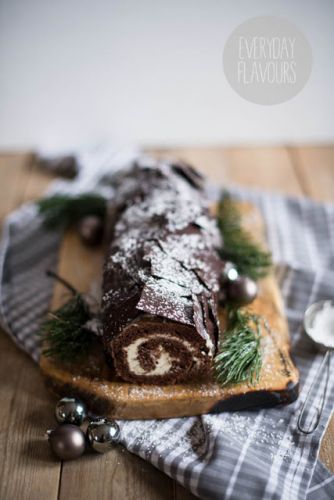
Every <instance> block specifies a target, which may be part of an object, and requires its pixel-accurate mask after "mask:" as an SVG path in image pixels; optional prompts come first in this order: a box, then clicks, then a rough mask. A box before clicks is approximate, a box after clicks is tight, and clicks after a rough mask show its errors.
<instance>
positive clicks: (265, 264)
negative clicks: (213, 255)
mask: <svg viewBox="0 0 334 500" xmlns="http://www.w3.org/2000/svg"><path fill="white" fill-rule="evenodd" d="M217 221H218V227H219V229H220V232H221V234H222V237H223V247H222V248H221V249H220V250H219V252H220V256H221V258H222V259H223V260H225V261H231V262H233V264H235V266H236V268H237V270H238V272H239V274H243V275H245V276H249V277H250V278H252V279H254V280H257V279H259V278H262V277H263V276H265V275H266V274H267V273H268V272H269V269H270V267H271V265H272V260H271V254H270V252H265V251H263V250H262V249H261V248H259V246H258V245H257V244H256V243H255V242H254V241H253V240H252V237H251V235H250V234H249V233H248V232H247V231H245V230H244V229H243V228H242V227H241V216H240V213H239V210H238V208H237V206H236V204H235V203H234V202H233V200H232V199H231V197H230V195H229V194H228V193H226V192H224V193H223V194H222V197H221V199H220V202H219V205H218V215H217Z"/></svg>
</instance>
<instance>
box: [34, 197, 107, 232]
mask: <svg viewBox="0 0 334 500" xmlns="http://www.w3.org/2000/svg"><path fill="white" fill-rule="evenodd" d="M37 205H38V210H39V213H40V215H42V216H43V218H44V225H45V227H47V228H48V229H54V228H57V227H62V226H63V227H68V226H70V225H72V224H75V223H77V222H79V220H80V219H82V218H83V217H85V216H86V215H96V216H98V217H100V218H101V219H104V218H105V215H106V210H107V203H106V199H105V198H104V197H103V196H100V195H98V194H94V193H84V194H80V195H77V196H69V195H60V194H57V195H54V196H50V197H47V198H42V199H41V200H39V201H38V202H37Z"/></svg>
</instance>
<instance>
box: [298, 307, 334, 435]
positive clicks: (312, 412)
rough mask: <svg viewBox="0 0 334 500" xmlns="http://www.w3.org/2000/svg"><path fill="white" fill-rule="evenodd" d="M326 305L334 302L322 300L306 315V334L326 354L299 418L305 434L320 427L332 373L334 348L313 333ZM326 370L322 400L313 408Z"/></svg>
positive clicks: (299, 426) (301, 430)
mask: <svg viewBox="0 0 334 500" xmlns="http://www.w3.org/2000/svg"><path fill="white" fill-rule="evenodd" d="M325 303H330V304H331V306H332V307H334V302H333V301H332V300H321V301H320V302H315V303H314V304H312V305H311V306H309V307H308V308H307V309H306V312H305V314H304V329H305V333H306V335H307V336H308V337H309V338H310V339H311V340H312V342H313V343H314V344H315V345H316V346H317V348H318V350H319V351H321V352H325V356H324V359H323V360H322V362H321V365H320V366H319V368H318V370H317V373H316V375H315V377H314V379H313V382H312V384H311V387H310V389H309V391H308V393H307V396H306V398H305V401H304V403H303V406H302V408H301V410H300V414H299V417H298V422H297V427H298V430H299V431H300V432H302V433H303V434H312V433H313V432H314V431H315V430H316V428H317V427H318V425H319V422H320V419H321V415H322V412H323V409H324V404H325V400H326V393H327V387H328V380H329V373H330V357H331V352H332V349H333V347H332V346H329V345H326V344H324V343H322V342H319V341H318V340H316V339H315V338H313V336H312V333H311V329H312V327H313V325H314V321H315V318H316V316H317V314H319V312H320V311H321V310H322V309H323V308H324V305H325ZM324 370H325V371H326V379H325V385H324V388H323V392H322V394H321V398H320V401H319V403H318V405H316V406H313V405H312V396H313V394H314V389H315V388H318V387H319V384H320V383H321V381H322V377H323V372H324ZM307 421H309V422H310V423H309V425H308V426H306V423H307Z"/></svg>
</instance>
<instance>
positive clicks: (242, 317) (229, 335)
mask: <svg viewBox="0 0 334 500" xmlns="http://www.w3.org/2000/svg"><path fill="white" fill-rule="evenodd" d="M260 342H261V328H260V318H259V317H258V316H257V315H255V314H250V313H247V312H245V311H241V310H240V309H230V310H229V311H228V324H227V328H226V330H225V332H224V338H223V340H222V341H221V342H220V345H219V349H218V354H217V355H216V357H215V366H214V367H215V373H216V379H217V381H218V382H219V383H220V384H221V385H222V386H225V385H228V384H239V383H241V382H250V383H251V384H254V383H256V382H257V381H258V379H259V376H260V371H261V367H262V353H261V346H260Z"/></svg>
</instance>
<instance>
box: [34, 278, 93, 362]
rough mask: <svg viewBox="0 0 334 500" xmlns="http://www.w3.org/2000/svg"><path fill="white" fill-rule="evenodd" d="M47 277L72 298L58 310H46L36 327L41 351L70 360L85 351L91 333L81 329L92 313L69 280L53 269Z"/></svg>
mask: <svg viewBox="0 0 334 500" xmlns="http://www.w3.org/2000/svg"><path fill="white" fill-rule="evenodd" d="M46 274H47V276H50V277H51V278H54V279H56V280H57V281H58V282H59V283H61V284H62V285H64V286H65V287H66V288H67V289H68V290H69V291H70V292H71V293H72V298H71V299H70V300H69V301H68V302H67V303H66V304H64V305H63V306H61V307H60V308H59V309H57V310H56V311H54V312H50V313H49V315H48V318H47V319H46V320H45V321H44V322H43V323H42V325H41V328H40V341H41V345H42V354H43V355H44V356H46V357H51V358H54V359H57V360H59V361H64V362H68V361H73V360H75V359H78V358H80V357H82V356H83V355H85V354H87V353H88V351H89V349H90V347H91V345H92V342H93V339H94V335H93V333H92V332H91V331H90V330H88V329H87V328H85V325H86V323H87V321H89V320H90V319H91V318H92V316H91V313H90V311H89V307H88V305H87V303H86V302H85V300H84V298H83V296H82V295H81V294H80V293H78V292H77V291H76V290H75V288H73V287H72V285H71V284H70V283H68V282H67V281H66V280H64V279H63V278H61V277H60V276H58V275H57V274H56V273H55V272H53V271H47V273H46Z"/></svg>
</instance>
